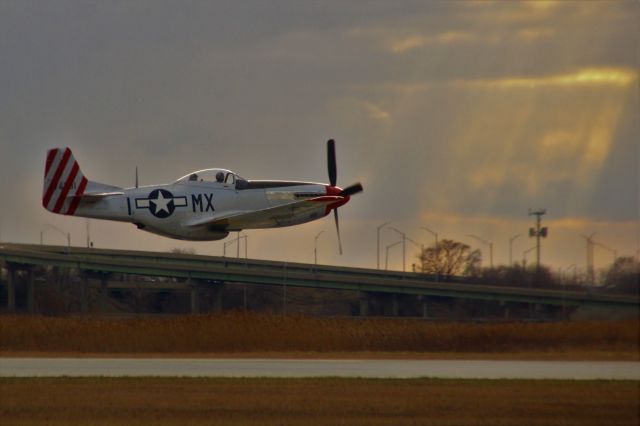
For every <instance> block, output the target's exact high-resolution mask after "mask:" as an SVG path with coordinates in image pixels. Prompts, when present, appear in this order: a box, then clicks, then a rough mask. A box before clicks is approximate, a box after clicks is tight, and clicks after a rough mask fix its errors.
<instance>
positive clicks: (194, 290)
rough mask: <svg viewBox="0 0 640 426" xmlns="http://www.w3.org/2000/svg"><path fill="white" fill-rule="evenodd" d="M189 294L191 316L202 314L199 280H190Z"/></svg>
mask: <svg viewBox="0 0 640 426" xmlns="http://www.w3.org/2000/svg"><path fill="white" fill-rule="evenodd" d="M188 283H189V287H190V291H189V294H190V296H191V314H192V315H196V314H199V313H200V290H199V283H198V281H197V280H194V279H191V278H190V279H189V282H188Z"/></svg>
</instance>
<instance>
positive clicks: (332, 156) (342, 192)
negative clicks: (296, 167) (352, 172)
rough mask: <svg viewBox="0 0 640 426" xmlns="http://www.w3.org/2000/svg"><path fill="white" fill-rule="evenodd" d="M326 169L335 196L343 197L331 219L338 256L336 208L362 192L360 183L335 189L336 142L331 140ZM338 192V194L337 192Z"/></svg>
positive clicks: (339, 243)
mask: <svg viewBox="0 0 640 426" xmlns="http://www.w3.org/2000/svg"><path fill="white" fill-rule="evenodd" d="M327 168H328V170H329V184H330V185H331V188H333V189H334V191H336V192H335V194H332V195H337V196H339V197H345V201H344V202H343V203H340V204H339V205H338V206H336V207H334V208H333V217H334V218H335V220H336V231H337V233H338V248H339V249H340V254H342V241H341V240H340V223H339V221H338V207H339V206H341V205H342V204H344V203H346V202H347V201H349V197H350V196H352V195H355V194H357V193H359V192H362V189H363V188H362V185H361V184H360V182H358V183H354V184H353V185H349V186H347V187H346V188H344V189H341V188H338V187H336V182H337V180H338V167H337V166H336V142H335V141H334V140H333V139H329V141H328V142H327ZM338 191H339V192H338Z"/></svg>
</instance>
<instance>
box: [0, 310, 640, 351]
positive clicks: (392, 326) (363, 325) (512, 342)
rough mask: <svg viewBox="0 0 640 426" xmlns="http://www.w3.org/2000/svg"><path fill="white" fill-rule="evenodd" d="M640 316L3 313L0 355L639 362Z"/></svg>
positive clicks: (0, 324) (0, 329)
mask: <svg viewBox="0 0 640 426" xmlns="http://www.w3.org/2000/svg"><path fill="white" fill-rule="evenodd" d="M638 325H639V324H638V321H610V322H596V321H594V322H562V323H515V322H514V323H490V324H468V323H430V322H424V321H420V320H410V319H384V318H372V319H348V318H312V317H305V316H286V317H283V316H278V315H267V314H255V313H241V312H231V313H225V314H221V315H200V316H176V317H164V318H127V319H108V318H78V317H69V318H59V317H41V316H1V317H0V353H3V354H7V353H31V354H34V353H69V354H82V353H90V354H100V353H104V354H119V353H121V354H150V353H156V354H212V353H225V354H233V353H237V354H250V353H270V352H275V353H283V352H285V353H292V352H301V353H302V352H314V353H317V354H320V355H321V354H323V353H333V352H347V353H368V352H369V353H370V352H386V353H442V354H444V353H459V354H491V353H513V354H518V353H543V354H544V353H550V354H556V353H589V352H590V353H601V354H608V355H605V356H604V358H615V357H616V355H615V354H623V358H627V359H628V358H630V357H631V358H633V359H638V333H639V327H638Z"/></svg>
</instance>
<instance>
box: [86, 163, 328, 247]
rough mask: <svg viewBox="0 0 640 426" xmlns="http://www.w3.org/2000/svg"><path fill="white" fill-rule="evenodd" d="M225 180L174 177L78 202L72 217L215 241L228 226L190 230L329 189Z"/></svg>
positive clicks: (285, 219)
mask: <svg viewBox="0 0 640 426" xmlns="http://www.w3.org/2000/svg"><path fill="white" fill-rule="evenodd" d="M227 180H228V182H217V181H213V182H212V181H206V180H199V179H195V180H189V179H184V178H183V179H180V180H178V181H176V182H174V183H171V184H166V185H154V186H145V187H139V188H127V189H124V190H123V191H122V192H123V194H122V195H115V196H110V197H105V198H104V199H101V200H99V201H96V202H90V203H88V202H87V203H85V202H81V203H80V205H79V206H78V209H77V211H76V213H75V215H76V216H83V217H90V218H96V219H107V220H116V221H123V222H131V223H134V224H135V225H136V226H137V227H138V228H139V229H142V230H145V231H148V232H152V233H156V234H160V235H163V236H167V237H171V238H176V239H186V240H202V241H208V240H218V239H222V238H225V237H226V236H227V235H228V233H229V232H231V231H239V230H241V229H235V228H232V227H227V228H224V229H222V228H208V227H190V226H189V225H190V224H191V223H194V222H196V221H199V220H206V218H212V219H215V218H217V217H228V216H232V215H234V214H242V213H245V212H251V211H258V210H264V209H268V208H270V207H277V206H280V205H284V204H289V203H292V202H295V201H300V200H303V199H306V198H314V197H319V196H324V195H327V194H328V193H331V192H332V189H333V188H335V187H330V186H329V185H326V184H322V183H314V182H290V181H246V180H240V179H238V178H237V177H235V176H234V178H232V179H227ZM333 192H335V191H333ZM329 212H330V209H327V208H326V207H325V206H319V207H318V208H317V209H315V210H312V211H307V212H304V213H303V214H295V213H293V214H290V215H286V216H282V215H280V216H279V217H268V216H267V217H265V218H263V219H262V220H260V221H257V222H253V223H251V224H248V225H246V226H243V227H242V229H258V228H277V227H283V226H291V225H298V224H302V223H305V222H309V221H312V220H315V219H319V218H321V217H323V216H326V215H327V214H328V213H329Z"/></svg>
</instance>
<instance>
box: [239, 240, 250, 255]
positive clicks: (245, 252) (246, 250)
mask: <svg viewBox="0 0 640 426" xmlns="http://www.w3.org/2000/svg"><path fill="white" fill-rule="evenodd" d="M238 239H241V240H244V258H245V259H248V257H249V256H248V253H249V249H248V248H247V245H248V244H249V236H248V235H246V234H245V235H243V236H242V237H238ZM238 244H240V243H239V242H238Z"/></svg>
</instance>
